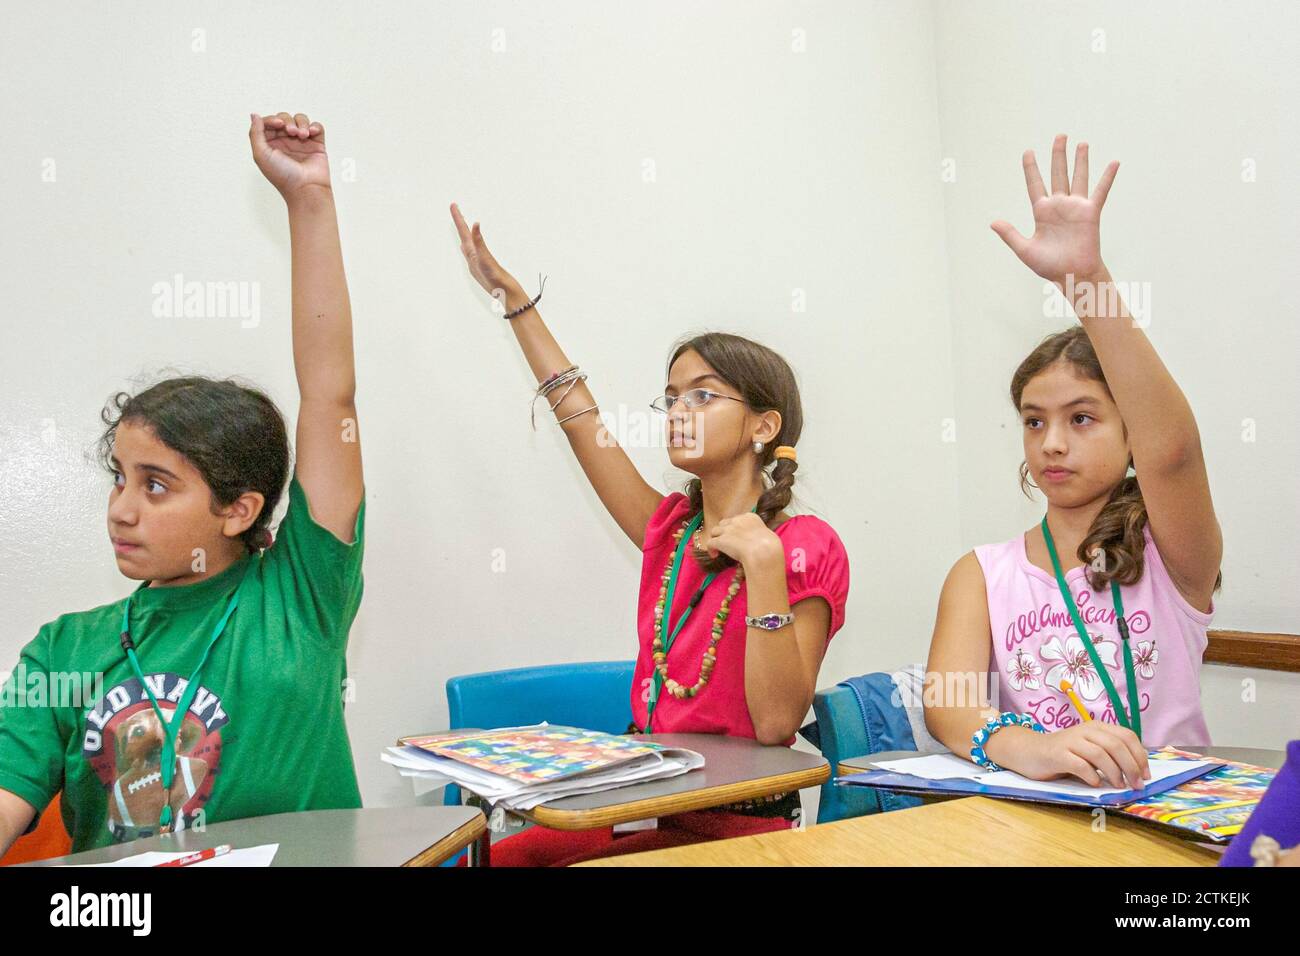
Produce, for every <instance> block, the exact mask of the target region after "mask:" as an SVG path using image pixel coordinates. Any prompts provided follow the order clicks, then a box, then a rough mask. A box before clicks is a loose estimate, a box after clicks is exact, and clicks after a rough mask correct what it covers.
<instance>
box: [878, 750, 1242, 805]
mask: <svg viewBox="0 0 1300 956" xmlns="http://www.w3.org/2000/svg"><path fill="white" fill-rule="evenodd" d="M1217 762H1218V761H1215V760H1149V761H1147V764H1148V766H1149V767H1150V768H1151V779H1150V780H1148V781H1147V782H1146V783H1147V785H1149V784H1152V783H1155V782H1156V781H1158V780H1163V779H1164V778H1165V777H1172V776H1174V775H1175V774H1179V773H1182V772H1184V771H1186V770H1192V769H1194V768H1196V767H1206V766H1211V765H1213V764H1215V763H1217ZM873 763H875V765H876V766H877V767H880V768H882V769H885V770H891V771H893V772H894V773H905V774H909V775H911V776H913V777H922V778H924V779H926V780H953V779H961V780H973V781H975V782H976V783H981V784H984V785H986V786H990V787H1008V788H1014V789H1016V790H1029V791H1033V792H1035V793H1065V794H1074V795H1080V796H1093V797H1096V796H1101V795H1102V794H1109V793H1136V792H1137V791H1136V790H1133V789H1131V788H1129V787H1090V786H1088V785H1087V784H1086V783H1081V782H1080V781H1078V780H1074V779H1072V778H1066V777H1063V778H1061V779H1059V780H1030V779H1029V778H1028V777H1023V776H1021V775H1020V774H1018V773H1016V772H1015V771H1012V770H997V771H988V770H985V769H984V768H983V767H981V766H979V765H978V764H976V763H974V762H973V761H970V760H966V759H963V758H961V757H958V756H956V755H955V754H926V755H925V756H921V757H904V758H901V759H899V760H881V761H878V762H877V761H873Z"/></svg>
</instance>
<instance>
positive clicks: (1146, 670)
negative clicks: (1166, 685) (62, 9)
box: [1133, 640, 1160, 680]
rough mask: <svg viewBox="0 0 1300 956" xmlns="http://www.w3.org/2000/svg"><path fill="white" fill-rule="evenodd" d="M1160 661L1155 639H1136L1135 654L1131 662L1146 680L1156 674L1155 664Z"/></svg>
mask: <svg viewBox="0 0 1300 956" xmlns="http://www.w3.org/2000/svg"><path fill="white" fill-rule="evenodd" d="M1158 663H1160V652H1159V651H1157V650H1156V642H1155V640H1150V641H1138V646H1137V654H1136V656H1135V657H1134V658H1133V664H1134V666H1135V667H1136V668H1137V672H1138V673H1139V674H1141V675H1142V676H1143V677H1145V678H1146V679H1147V680H1150V679H1151V678H1153V677H1155V676H1156V664H1158Z"/></svg>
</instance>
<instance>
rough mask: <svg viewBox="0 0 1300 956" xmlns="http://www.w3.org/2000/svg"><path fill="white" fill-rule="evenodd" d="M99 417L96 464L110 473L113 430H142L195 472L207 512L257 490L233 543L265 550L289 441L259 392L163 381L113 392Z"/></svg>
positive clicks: (202, 381) (231, 384)
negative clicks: (252, 514)
mask: <svg viewBox="0 0 1300 956" xmlns="http://www.w3.org/2000/svg"><path fill="white" fill-rule="evenodd" d="M100 417H101V418H102V419H103V422H104V425H105V426H106V427H105V430H104V432H103V434H102V435H101V436H100V438H99V442H98V449H99V460H100V462H101V464H103V466H104V467H105V468H106V469H108V470H109V471H110V472H112V471H116V469H115V468H114V467H113V463H112V455H113V442H114V439H115V438H116V436H117V428H118V426H119V425H121V424H122V423H123V422H130V423H131V424H139V425H144V426H147V427H148V428H149V429H150V431H152V432H153V434H154V436H155V437H157V439H158V440H159V441H161V442H162V443H163V444H164V445H166V446H167V447H168V448H170V449H172V450H173V451H176V452H178V453H180V454H181V455H184V456H185V459H186V460H187V461H189V463H190V464H192V465H193V466H194V467H195V468H197V469H198V471H199V474H201V475H202V476H203V480H204V481H205V482H207V484H208V487H209V488H210V489H211V491H212V510H213V512H214V513H216V510H217V509H218V508H219V507H225V506H226V505H229V504H230V503H231V502H233V501H235V500H236V499H237V498H238V497H239V496H240V495H242V494H244V493H246V492H249V491H256V492H260V493H261V495H262V497H263V498H264V499H266V502H265V504H264V505H263V506H262V511H261V513H260V514H259V515H258V516H257V520H255V521H254V522H253V523H252V524H251V525H250V526H249V527H248V529H247V530H246V531H244V533H243V534H241V535H240V539H241V540H242V541H243V542H244V547H246V548H247V549H248V550H249V551H250V552H256V551H260V550H262V549H263V548H265V547H267V546H268V545H269V544H270V539H271V533H270V530H269V527H268V526H269V525H270V522H271V515H272V513H273V512H274V511H275V506H276V504H278V503H279V501H280V496H281V494H282V493H283V491H284V486H285V482H286V481H287V480H288V477H289V436H288V433H287V431H286V429H285V425H284V416H283V415H281V414H280V410H279V409H278V408H276V406H275V403H274V402H273V401H271V399H270V398H268V397H267V396H266V395H265V394H264V393H263V392H261V391H258V390H257V389H255V388H251V387H249V386H247V385H242V384H240V383H238V382H236V381H234V380H233V379H211V378H204V377H202V376H186V377H182V378H169V379H165V380H163V381H161V382H159V383H158V384H156V385H153V386H151V387H150V388H147V389H145V390H144V391H143V392H141V393H140V394H138V395H134V396H133V395H131V394H130V393H128V392H118V393H117V394H116V395H114V396H113V397H112V398H110V399H109V400H108V402H107V403H106V404H105V406H104V410H103V413H102V414H101V416H100Z"/></svg>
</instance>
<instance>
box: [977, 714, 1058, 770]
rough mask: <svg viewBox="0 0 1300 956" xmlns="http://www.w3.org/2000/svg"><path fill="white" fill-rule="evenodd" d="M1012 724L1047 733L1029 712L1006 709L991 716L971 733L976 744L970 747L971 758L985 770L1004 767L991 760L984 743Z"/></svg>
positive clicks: (1039, 732) (1035, 731)
mask: <svg viewBox="0 0 1300 956" xmlns="http://www.w3.org/2000/svg"><path fill="white" fill-rule="evenodd" d="M1011 726H1020V727H1028V728H1029V729H1030V730H1032V731H1033V732H1034V733H1036V734H1045V733H1047V730H1046V729H1045V728H1044V727H1043V725H1042V724H1040V723H1039V722H1038V721H1036V720H1034V718H1033V717H1031V716H1030V715H1029V714H1013V713H1011V711H1006V712H1004V713H1001V714H998V715H997V716H996V717H990V718H989V719H988V720H987V721H985V723H984V726H983V727H981V728H980V729H979V730H977V731H975V733H973V734H972V735H971V738H970V739H971V743H973V744H974V745H975V746H974V747H972V748H971V749H970V759H971V760H973V761H975V762H976V763H977V764H979V765H980V766H981V767H983V768H984V769H985V770H995V771H996V770H1001V769H1002V768H1001V767H999V766H998V765H997V764H995V763H994V762H993V761H992V760H990V759H989V755H988V754H986V753H985V752H984V745H985V744H986V743H988V739H989V738H990V737H992V736H993V735H994V734H996V733H997V732H998V731H999V730H1001V729H1002V728H1003V727H1011Z"/></svg>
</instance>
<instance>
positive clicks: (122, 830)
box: [82, 672, 230, 842]
mask: <svg viewBox="0 0 1300 956" xmlns="http://www.w3.org/2000/svg"><path fill="white" fill-rule="evenodd" d="M146 679H147V681H148V685H149V686H148V690H149V691H152V693H153V696H154V697H155V698H156V699H157V701H158V708H159V710H161V711H162V714H163V718H162V720H160V719H159V717H158V712H157V711H155V710H154V707H153V704H152V702H151V701H150V700H149V693H147V692H146V688H145V686H144V685H142V684H141V683H140V681H138V680H136V679H134V678H130V679H127V680H125V681H123V682H121V683H119V684H116V685H114V686H113V687H111V688H110V689H109V690H108V691H107V693H105V694H104V695H103V697H101V698H100V699H99V701H98V702H97V703H96V704H95V706H93V707H92V708H91V709H90V710H89V711H88V712H87V714H86V719H85V737H84V741H83V745H82V756H83V757H84V759H85V760H86V762H87V763H89V764H90V766H91V767H92V768H93V769H94V771H95V775H96V776H97V777H98V778H99V780H100V782H101V783H102V785H103V787H104V790H103V794H104V797H103V799H104V805H103V806H104V810H103V813H104V816H103V818H102V819H103V820H104V823H103V825H104V826H106V827H107V829H108V831H109V833H110V834H111V835H112V839H113V841H114V842H121V841H124V840H134V839H136V838H138V837H143V836H152V835H154V834H156V833H157V832H158V831H159V817H160V816H161V814H162V811H163V809H164V807H166V806H170V807H171V819H172V824H171V825H172V829H174V830H183V829H187V828H188V827H190V826H193V825H194V824H195V823H196V822H197V821H198V819H201V817H200V814H202V813H203V811H204V808H205V807H206V806H207V804H208V801H209V800H210V799H211V796H212V788H213V785H214V783H215V782H216V779H217V777H218V775H219V772H220V765H221V751H222V731H223V729H224V728H225V727H226V725H227V724H228V723H229V722H230V717H229V715H228V714H227V713H226V712H225V709H224V707H223V706H222V701H221V698H220V697H219V696H218V695H217V694H215V693H213V692H212V691H211V690H210V689H208V688H207V687H204V686H200V688H199V689H198V691H197V692H196V694H195V695H194V697H193V703H192V704H191V706H190V709H189V710H188V711H187V712H186V714H185V719H184V721H183V722H182V724H181V727H180V731H179V733H178V735H177V739H176V765H175V775H174V777H173V779H172V788H171V795H170V800H169V798H168V794H167V793H166V791H165V790H164V789H163V785H162V766H161V760H162V748H163V743H164V741H165V739H166V738H165V736H164V721H171V720H172V718H173V716H174V714H175V712H176V706H177V702H178V701H179V700H180V699H181V698H182V697H183V696H184V692H185V689H186V683H187V682H186V681H185V679H184V678H183V677H181V676H180V675H178V674H174V673H170V672H165V673H158V674H151V675H148V677H147V678H146Z"/></svg>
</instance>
